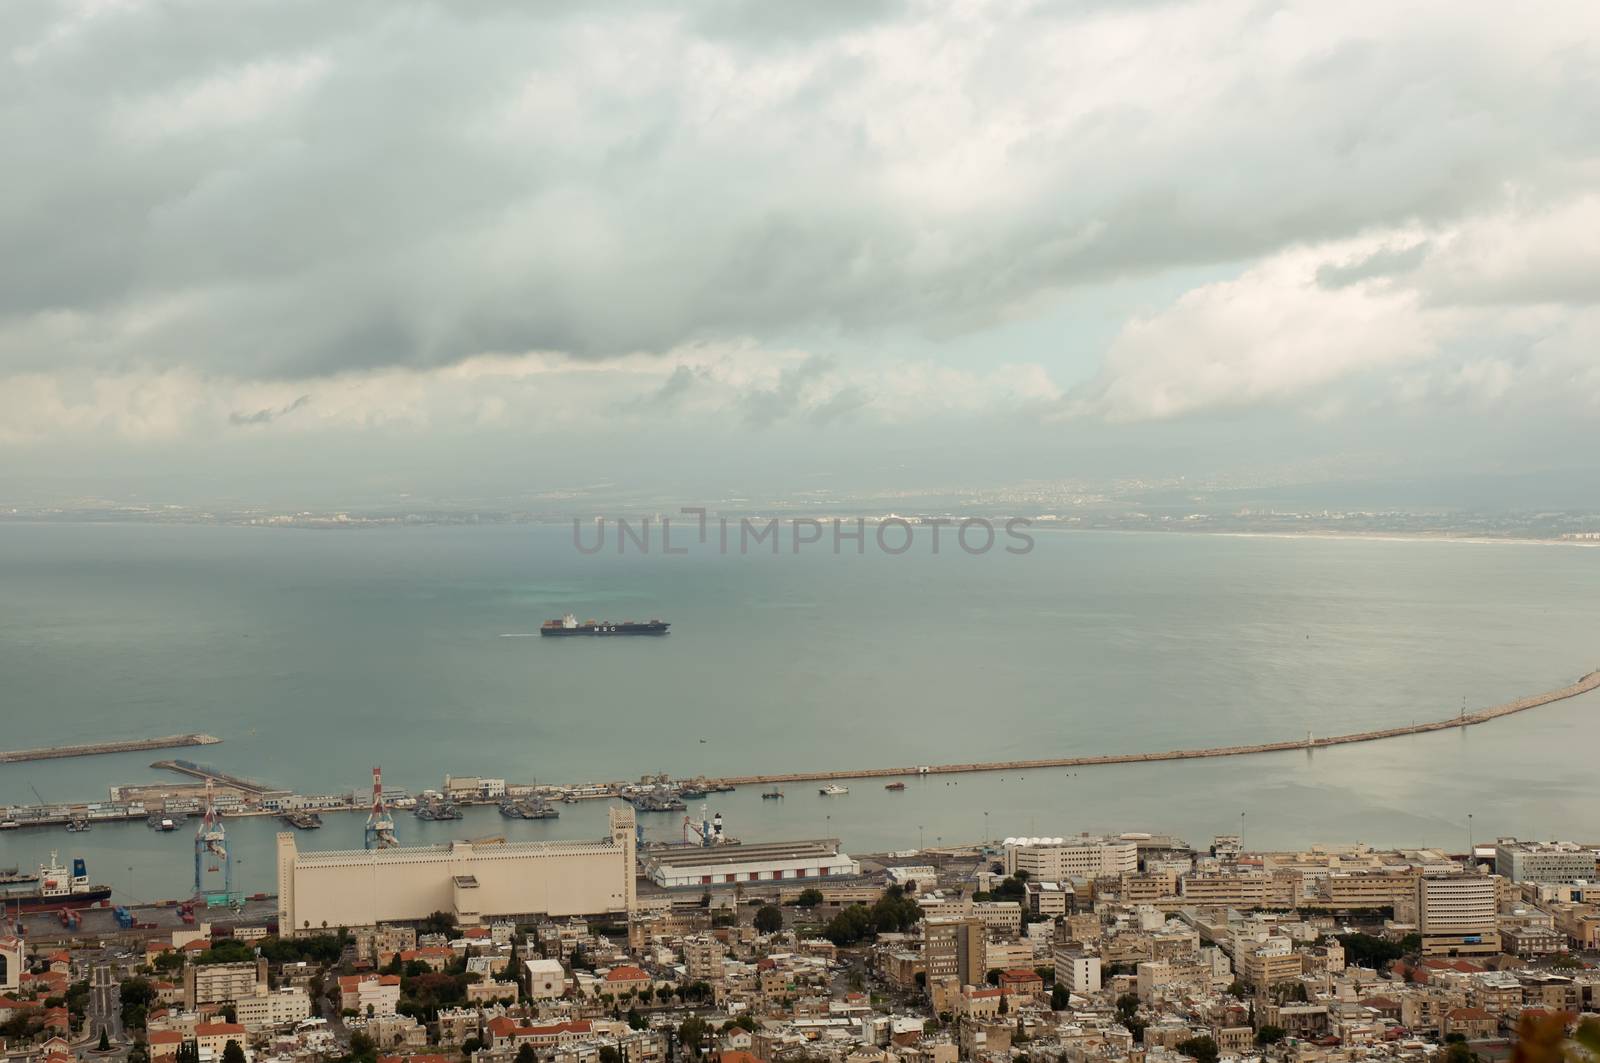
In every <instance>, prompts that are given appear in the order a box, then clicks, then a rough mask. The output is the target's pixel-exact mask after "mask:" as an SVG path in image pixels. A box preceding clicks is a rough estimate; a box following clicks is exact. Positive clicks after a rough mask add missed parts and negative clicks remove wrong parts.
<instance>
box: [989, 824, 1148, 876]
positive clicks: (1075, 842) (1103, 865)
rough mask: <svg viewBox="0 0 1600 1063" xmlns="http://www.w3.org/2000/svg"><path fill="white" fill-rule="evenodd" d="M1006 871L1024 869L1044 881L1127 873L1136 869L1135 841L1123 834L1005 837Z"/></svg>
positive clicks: (1137, 856)
mask: <svg viewBox="0 0 1600 1063" xmlns="http://www.w3.org/2000/svg"><path fill="white" fill-rule="evenodd" d="M1005 851H1006V859H1005V868H1006V874H1008V875H1015V874H1016V873H1017V872H1018V871H1026V872H1027V873H1028V875H1029V877H1031V878H1033V879H1036V880H1041V881H1045V882H1060V881H1061V880H1063V879H1071V878H1097V877H1100V876H1112V875H1128V874H1132V873H1133V872H1135V871H1137V870H1138V869H1139V845H1138V843H1137V842H1136V841H1132V840H1130V839H1125V838H1099V837H1094V836H1092V835H1087V834H1080V835H1078V836H1077V837H1075V838H1007V839H1006V840H1005Z"/></svg>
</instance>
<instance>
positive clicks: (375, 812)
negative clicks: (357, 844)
mask: <svg viewBox="0 0 1600 1063" xmlns="http://www.w3.org/2000/svg"><path fill="white" fill-rule="evenodd" d="M399 844H400V839H399V838H397V837H396V836H395V833H394V817H393V816H391V815H390V814H389V808H388V806H387V805H385V804H384V803H383V769H382V768H373V769H372V812H371V813H370V814H369V815H368V816H367V832H366V845H367V848H368V849H392V848H394V847H395V846H397V845H399Z"/></svg>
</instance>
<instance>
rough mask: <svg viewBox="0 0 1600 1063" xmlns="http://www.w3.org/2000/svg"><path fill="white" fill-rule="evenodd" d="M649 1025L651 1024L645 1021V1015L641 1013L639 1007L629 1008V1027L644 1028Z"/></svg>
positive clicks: (634, 1028)
mask: <svg viewBox="0 0 1600 1063" xmlns="http://www.w3.org/2000/svg"><path fill="white" fill-rule="evenodd" d="M649 1025H650V1024H649V1023H648V1022H645V1021H644V1016H643V1015H641V1014H639V1009H638V1008H629V1009H628V1027H629V1028H630V1029H633V1030H642V1029H644V1028H645V1027H646V1026H649Z"/></svg>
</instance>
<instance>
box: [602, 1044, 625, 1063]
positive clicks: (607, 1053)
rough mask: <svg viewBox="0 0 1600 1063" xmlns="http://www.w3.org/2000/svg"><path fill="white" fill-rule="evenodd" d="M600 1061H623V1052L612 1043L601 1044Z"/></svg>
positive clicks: (610, 1062) (612, 1062)
mask: <svg viewBox="0 0 1600 1063" xmlns="http://www.w3.org/2000/svg"><path fill="white" fill-rule="evenodd" d="M600 1063H622V1053H621V1052H619V1051H617V1049H616V1048H615V1047H614V1046H612V1045H601V1046H600Z"/></svg>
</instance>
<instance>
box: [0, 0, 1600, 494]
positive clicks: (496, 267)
mask: <svg viewBox="0 0 1600 1063" xmlns="http://www.w3.org/2000/svg"><path fill="white" fill-rule="evenodd" d="M0 46H3V51H0V138H3V142H4V143H5V144H6V145H7V151H6V164H5V167H4V169H3V171H0V247H3V248H4V249H5V253H4V254H3V255H0V448H5V449H0V454H4V453H6V452H7V450H9V452H10V453H11V454H12V455H14V456H16V457H17V460H18V461H24V460H25V461H27V462H29V463H33V464H35V465H37V466H40V467H49V466H51V465H52V463H56V462H59V463H61V464H63V465H64V466H65V465H70V464H71V463H72V462H77V461H81V460H82V459H81V457H73V458H68V457H66V456H65V455H66V454H67V451H68V450H69V449H70V448H71V447H74V446H79V445H88V444H90V443H92V442H93V441H95V440H102V441H104V440H123V441H134V442H136V443H139V442H149V441H152V440H164V441H168V442H175V441H185V440H187V441H202V440H206V439H215V438H224V437H226V438H228V439H230V440H238V439H244V440H256V441H257V442H256V443H255V445H257V446H259V447H262V448H267V447H270V446H272V445H273V444H272V440H274V439H278V438H282V437H283V436H284V435H286V434H298V435H300V436H306V435H307V434H310V435H312V436H316V437H318V438H320V439H322V440H323V441H324V443H323V445H325V446H326V448H327V451H328V453H329V454H330V455H333V454H336V453H338V452H340V448H341V447H343V448H346V449H347V450H349V454H350V458H349V460H350V461H351V462H359V461H360V460H362V459H360V458H359V456H357V455H356V453H355V446H354V444H352V443H351V440H353V439H355V438H357V437H360V436H361V435H362V434H364V433H374V432H389V433H398V434H400V435H402V436H403V438H404V439H405V440H406V445H407V446H409V447H412V448H415V449H417V450H421V449H425V448H428V447H434V446H453V445H457V444H456V443H455V442H454V441H455V440H458V439H459V438H460V436H459V433H472V432H482V433H497V432H498V433H520V434H521V435H522V436H532V435H537V434H540V433H557V432H559V433H573V432H577V433H582V432H584V431H593V430H594V429H595V428H596V426H601V425H606V426H618V425H620V426H621V427H623V428H630V429H631V428H633V427H637V426H641V425H646V426H649V425H654V426H662V427H670V428H672V429H674V430H676V431H681V432H704V431H709V430H710V429H708V428H707V426H708V425H711V424H715V425H717V426H718V427H717V428H716V429H715V430H716V431H719V432H723V431H725V432H730V433H735V434H741V433H742V434H747V435H756V436H758V435H760V434H762V433H765V432H771V431H772V430H773V429H774V428H775V427H777V426H782V425H784V424H795V425H801V424H804V425H810V426H813V427H819V428H826V429H827V430H828V431H831V432H846V433H848V432H862V433H868V432H872V431H877V430H884V429H887V428H898V429H900V430H909V428H908V427H907V426H916V425H923V426H925V427H926V428H927V429H928V430H929V431H930V432H931V431H932V430H933V428H934V426H937V427H938V428H939V431H940V437H941V438H944V439H946V440H948V439H949V438H950V432H951V425H952V424H954V423H958V422H959V423H961V424H965V425H968V426H969V427H972V426H977V427H972V430H974V431H977V430H979V428H981V426H982V425H983V424H986V423H989V422H990V421H993V420H999V421H1002V422H1005V423H1006V424H1008V425H1010V426H1012V427H1015V426H1016V425H1017V424H1024V425H1027V426H1029V427H1028V432H1029V433H1031V434H1030V435H1028V436H1027V440H1028V442H1027V444H1026V445H1027V447H1028V449H1029V450H1030V452H1035V453H1036V452H1038V451H1039V450H1040V448H1043V449H1044V450H1046V451H1048V450H1050V449H1052V448H1057V447H1064V446H1065V445H1066V443H1065V441H1066V440H1068V439H1072V440H1081V439H1083V438H1084V435H1083V433H1085V432H1087V431H1091V430H1092V428H1093V426H1096V425H1116V424H1138V423H1148V422H1156V421H1172V420H1177V421H1183V420H1185V419H1191V418H1198V417H1208V418H1215V417H1223V418H1227V417H1233V416H1240V415H1242V414H1244V413H1250V412H1262V411H1265V412H1266V413H1268V414H1273V413H1281V414H1284V415H1285V416H1290V417H1293V416H1298V415H1300V414H1303V413H1306V412H1310V413H1312V414H1313V415H1314V416H1316V417H1318V418H1321V419H1324V420H1329V419H1331V420H1334V421H1343V422H1345V423H1347V425H1348V433H1349V435H1350V437H1351V438H1356V437H1359V436H1360V435H1361V434H1362V432H1363V425H1364V424H1367V423H1370V421H1371V419H1373V418H1387V417H1391V416H1393V412H1394V410H1395V409H1396V408H1399V407H1406V408H1408V409H1409V410H1411V411H1413V412H1415V411H1423V412H1425V413H1427V412H1438V411H1441V410H1448V409H1453V410H1461V409H1475V410H1480V411H1485V410H1486V411H1488V412H1489V413H1491V414H1492V415H1494V416H1497V417H1505V418H1513V419H1514V418H1520V417H1525V416H1533V414H1531V413H1530V412H1529V411H1531V410H1534V409H1539V408H1541V407H1542V408H1543V410H1544V413H1543V417H1544V419H1545V420H1546V421H1548V420H1550V419H1551V418H1552V417H1556V418H1562V417H1564V418H1569V419H1571V423H1573V424H1583V423H1585V422H1586V421H1587V419H1589V418H1592V417H1593V416H1594V414H1595V412H1596V409H1597V405H1600V370H1597V362H1600V352H1597V350H1596V346H1595V345H1596V340H1597V336H1600V306H1597V301H1600V251H1597V249H1600V194H1597V193H1595V192H1594V191H1593V189H1595V188H1600V5H1596V4H1594V3H1593V2H1591V0H1570V2H1554V3H1549V4H1543V5H1539V6H1538V7H1537V8H1533V9H1527V8H1516V7H1512V6H1507V5H1505V4H1503V3H1492V2H1488V0H1481V2H1480V0H1418V2H1412V3H1405V4H1394V3H1384V2H1372V3H1363V2H1357V3H1345V4H1328V3H1325V2H1318V0H1307V2H1265V0H1211V2H1208V3H1204V4H1197V3H1181V2H1176V0H1174V2H1169V3H1160V2H1142V3H1110V2H1061V3H1030V2H1021V0H1018V2H1003V0H995V2H976V0H970V2H960V0H958V2H955V3H931V2H930V3H917V2H910V0H907V2H891V0H883V2H864V0H861V2H857V0H850V2H846V0H830V2H826V3H822V2H815V3H806V4H765V3H740V2H736V0H713V2H706V3H700V4H694V3H690V4H655V3H648V2H645V0H618V2H614V3H603V4H593V5H578V6H567V5H535V4H527V3H521V2H516V3H512V2H505V3H498V2H490V0H476V2H466V3H443V2H440V3H431V2H426V0H346V2H341V3H337V4H328V3H325V2H312V0H270V2H269V0H259V2H252V0H240V2H236V3H229V4H215V3H210V2H199V0H192V2H179V0H172V2H138V0H120V2H119V0H78V2H66V0H62V2H43V0H8V2H7V3H5V4H3V5H0ZM1100 293H1106V294H1105V296H1104V298H1103V299H1102V298H1101V295H1100ZM1096 306H1099V307H1102V308H1103V313H1104V314H1111V315H1114V320H1110V321H1109V322H1108V321H1106V320H1100V319H1099V317H1098V316H1097V314H1096V313H1095V312H1091V311H1090V310H1088V309H1086V308H1088V307H1096ZM952 418H954V419H956V420H955V421H952ZM1502 427H1507V428H1509V427H1510V423H1509V422H1508V424H1507V425H1504V426H1502ZM230 445H235V444H234V443H232V442H230ZM1018 445H1021V444H1018ZM75 453H79V454H81V452H75ZM1000 457H1001V455H1000V453H999V452H997V453H996V458H997V460H999V458H1000ZM162 460H167V459H166V458H163V459H162ZM1078 471H1081V470H1078ZM995 477H996V479H1003V478H1004V470H1002V469H998V468H997V469H996V471H995ZM0 486H3V481H0Z"/></svg>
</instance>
